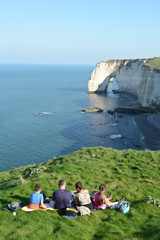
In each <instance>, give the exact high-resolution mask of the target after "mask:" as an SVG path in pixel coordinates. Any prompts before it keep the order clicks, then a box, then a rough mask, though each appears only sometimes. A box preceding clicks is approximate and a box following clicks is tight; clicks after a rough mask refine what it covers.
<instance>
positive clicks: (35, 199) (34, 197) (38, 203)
mask: <svg viewBox="0 0 160 240" xmlns="http://www.w3.org/2000/svg"><path fill="white" fill-rule="evenodd" d="M41 190H42V187H41V185H40V184H36V186H35V193H32V194H31V196H30V204H29V208H30V209H46V208H47V207H46V206H45V205H44V203H43V202H44V198H43V194H41V193H40V192H41Z"/></svg>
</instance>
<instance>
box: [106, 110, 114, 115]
mask: <svg viewBox="0 0 160 240" xmlns="http://www.w3.org/2000/svg"><path fill="white" fill-rule="evenodd" d="M107 112H108V113H109V114H114V113H115V110H114V109H109V110H108V111H107Z"/></svg>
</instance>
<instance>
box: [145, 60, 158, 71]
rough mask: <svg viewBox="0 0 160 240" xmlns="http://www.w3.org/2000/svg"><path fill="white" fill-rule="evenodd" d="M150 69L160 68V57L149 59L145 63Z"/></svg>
mask: <svg viewBox="0 0 160 240" xmlns="http://www.w3.org/2000/svg"><path fill="white" fill-rule="evenodd" d="M145 65H146V66H149V67H150V69H151V70H156V69H157V70H160V57H155V58H152V59H150V60H149V61H148V62H147V63H146V64H145Z"/></svg>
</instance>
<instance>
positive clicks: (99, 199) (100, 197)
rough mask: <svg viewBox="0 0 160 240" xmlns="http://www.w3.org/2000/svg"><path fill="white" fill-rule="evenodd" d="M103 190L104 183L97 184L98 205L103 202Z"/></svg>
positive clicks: (104, 187) (104, 188)
mask: <svg viewBox="0 0 160 240" xmlns="http://www.w3.org/2000/svg"><path fill="white" fill-rule="evenodd" d="M105 190H106V186H105V184H101V185H100V186H99V193H98V198H97V201H98V204H99V205H102V204H103V193H104V191H105Z"/></svg>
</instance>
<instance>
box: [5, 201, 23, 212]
mask: <svg viewBox="0 0 160 240" xmlns="http://www.w3.org/2000/svg"><path fill="white" fill-rule="evenodd" d="M19 208H22V207H21V203H19V202H11V203H10V204H8V209H9V210H11V211H15V210H17V209H19Z"/></svg>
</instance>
